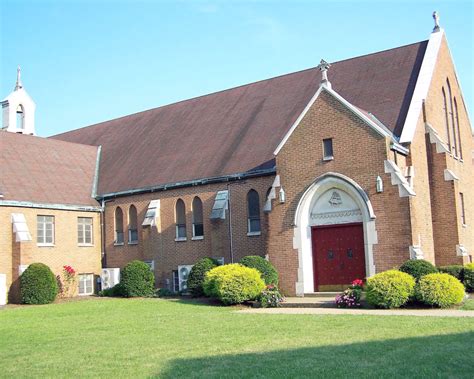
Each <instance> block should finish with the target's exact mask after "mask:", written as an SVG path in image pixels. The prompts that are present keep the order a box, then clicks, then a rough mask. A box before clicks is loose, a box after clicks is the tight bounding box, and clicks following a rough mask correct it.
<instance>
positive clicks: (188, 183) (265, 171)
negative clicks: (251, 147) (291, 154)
mask: <svg viewBox="0 0 474 379" xmlns="http://www.w3.org/2000/svg"><path fill="white" fill-rule="evenodd" d="M275 173H276V168H275V167H272V168H268V169H262V170H255V171H251V172H242V173H238V174H231V175H223V176H215V177H210V178H203V179H196V180H188V181H184V182H176V183H168V184H162V185H159V186H151V187H143V188H136V189H131V190H126V191H118V192H110V193H105V194H102V195H98V196H96V199H97V200H103V199H110V198H115V197H122V196H130V195H137V194H143V193H151V192H159V191H166V190H170V189H175V188H182V187H192V186H200V185H205V184H214V183H226V182H234V181H238V180H243V179H248V178H255V177H258V176H268V175H275Z"/></svg>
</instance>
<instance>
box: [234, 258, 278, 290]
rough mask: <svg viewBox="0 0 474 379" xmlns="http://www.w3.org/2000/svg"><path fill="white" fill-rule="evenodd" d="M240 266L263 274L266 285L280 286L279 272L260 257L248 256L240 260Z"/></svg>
mask: <svg viewBox="0 0 474 379" xmlns="http://www.w3.org/2000/svg"><path fill="white" fill-rule="evenodd" d="M240 264H241V265H244V266H246V267H250V268H254V269H256V270H258V271H259V272H260V273H261V274H262V279H263V280H264V282H265V284H267V285H269V284H273V285H274V286H278V272H277V270H275V267H273V265H272V264H271V263H270V262H268V261H267V260H266V259H265V258H262V257H259V256H258V255H248V256H246V257H243V258H242V259H241V260H240Z"/></svg>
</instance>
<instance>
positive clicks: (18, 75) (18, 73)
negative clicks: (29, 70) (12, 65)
mask: <svg viewBox="0 0 474 379" xmlns="http://www.w3.org/2000/svg"><path fill="white" fill-rule="evenodd" d="M21 88H23V84H22V83H21V68H20V66H18V68H17V69H16V85H15V91H18V90H19V89H21Z"/></svg>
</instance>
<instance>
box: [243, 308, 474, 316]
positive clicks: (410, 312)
mask: <svg viewBox="0 0 474 379" xmlns="http://www.w3.org/2000/svg"><path fill="white" fill-rule="evenodd" d="M236 312H237V313H261V314H288V315H297V314H303V315H365V316H421V317H425V316H427V317H474V311H461V310H457V309H342V308H249V309H243V310H240V311H236Z"/></svg>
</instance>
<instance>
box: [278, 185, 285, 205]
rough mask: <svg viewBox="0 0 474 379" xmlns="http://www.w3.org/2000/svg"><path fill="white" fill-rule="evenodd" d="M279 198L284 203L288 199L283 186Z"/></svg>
mask: <svg viewBox="0 0 474 379" xmlns="http://www.w3.org/2000/svg"><path fill="white" fill-rule="evenodd" d="M278 198H279V199H280V203H281V204H283V203H284V202H285V201H286V194H285V190H284V189H283V187H280V192H279V193H278Z"/></svg>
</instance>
